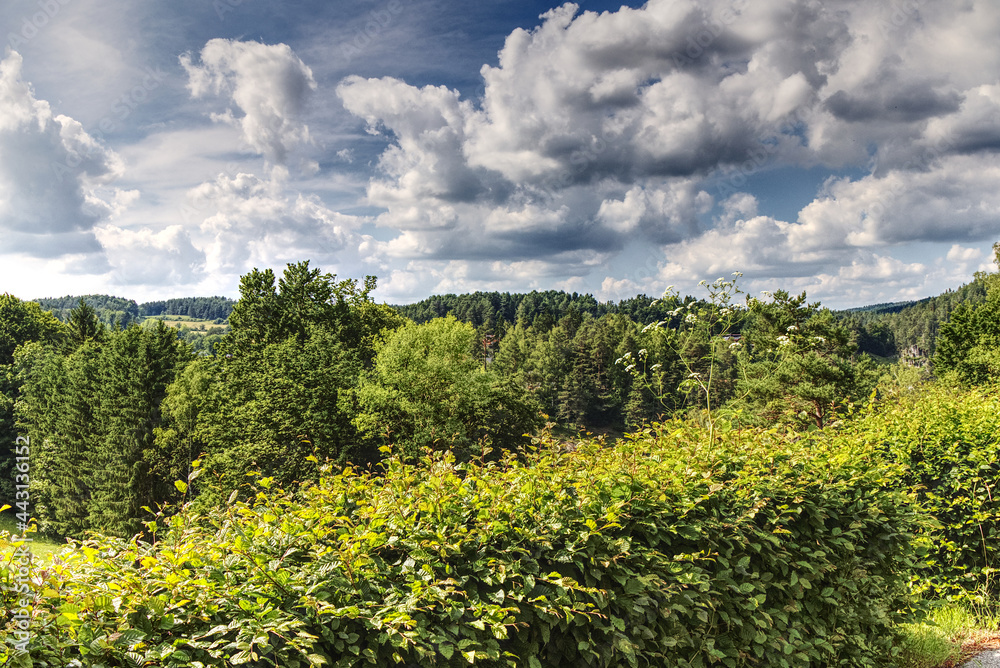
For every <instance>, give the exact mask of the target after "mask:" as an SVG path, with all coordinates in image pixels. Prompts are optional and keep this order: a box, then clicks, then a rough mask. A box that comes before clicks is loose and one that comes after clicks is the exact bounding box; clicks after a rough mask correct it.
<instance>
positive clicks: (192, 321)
mask: <svg viewBox="0 0 1000 668" xmlns="http://www.w3.org/2000/svg"><path fill="white" fill-rule="evenodd" d="M149 320H162V321H163V324H164V325H166V326H167V327H180V326H182V325H183V326H184V327H187V328H189V329H191V330H193V331H195V332H199V331H205V332H206V333H209V332H212V331H216V330H218V331H220V332H221V331H223V330H225V329H226V327H227V325H226V324H221V325H220V324H216V322H215V321H214V320H200V319H198V318H192V317H191V316H188V315H151V316H148V317H146V318H144V319H143V322H146V321H149Z"/></svg>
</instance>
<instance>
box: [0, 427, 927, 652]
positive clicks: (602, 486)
mask: <svg viewBox="0 0 1000 668" xmlns="http://www.w3.org/2000/svg"><path fill="white" fill-rule="evenodd" d="M706 438H707V435H706V433H705V432H704V431H702V430H700V429H699V428H697V427H695V426H693V425H691V424H686V423H681V422H668V423H665V424H662V425H658V426H656V427H654V428H652V429H649V430H647V431H645V432H643V433H640V434H636V435H634V436H633V438H632V439H631V440H630V441H626V442H624V443H621V444H619V445H618V446H616V447H613V448H609V447H602V445H601V444H599V443H591V444H585V445H583V446H580V447H579V448H578V449H576V450H575V451H572V452H565V451H561V450H560V449H559V448H558V447H557V446H555V445H554V444H551V443H549V442H547V441H544V442H542V443H540V444H539V448H538V450H537V451H536V452H534V453H532V454H528V455H525V456H523V457H521V458H520V459H519V458H516V457H514V456H509V457H507V458H505V459H503V460H501V461H499V462H496V463H492V464H485V465H481V464H476V463H471V464H461V465H459V464H456V463H455V462H454V461H453V460H452V459H450V458H449V457H447V456H434V458H433V459H428V460H426V461H425V462H424V463H423V464H421V465H417V466H410V465H405V464H403V463H402V462H400V461H398V460H396V459H391V458H390V459H389V460H388V462H387V464H386V466H385V469H384V471H380V472H378V473H377V474H376V473H370V472H360V471H356V470H351V469H348V470H346V471H344V472H342V473H338V474H332V473H330V472H327V474H326V475H325V476H324V477H323V478H322V482H321V484H320V485H317V486H314V487H310V488H308V489H307V490H306V491H305V492H304V493H303V494H301V495H300V497H301V500H295V499H293V498H292V497H290V496H288V495H284V494H282V493H279V492H277V491H273V492H272V491H270V490H268V489H267V487H268V481H267V480H266V479H265V480H261V481H259V482H260V483H261V485H262V488H261V491H260V493H259V494H258V495H257V497H256V499H255V500H254V501H253V502H251V503H250V504H243V503H233V504H232V505H230V506H228V507H225V508H220V509H218V510H217V511H214V512H212V513H210V514H208V515H206V516H196V515H194V514H192V513H191V512H190V511H185V512H182V513H180V514H177V515H175V516H173V517H170V518H161V519H160V520H159V522H160V524H159V525H157V526H156V529H157V530H156V534H155V536H156V540H155V544H152V545H150V544H147V543H141V542H125V541H120V540H112V539H107V540H103V539H102V540H101V541H100V542H90V543H86V544H84V545H83V546H82V547H81V548H80V549H79V550H76V551H73V552H67V553H64V554H63V557H62V561H61V562H58V563H55V564H53V565H49V566H46V567H45V568H44V569H43V570H37V571H35V573H34V577H35V584H34V585H33V586H34V589H35V595H36V596H37V597H38V601H37V606H36V609H35V610H36V612H35V618H34V621H33V631H32V632H33V634H34V640H33V642H32V644H31V657H32V659H33V661H34V663H33V664H32V665H34V666H65V665H84V666H138V665H147V666H196V667H197V666H209V665H211V666H224V665H240V664H244V665H253V666H283V667H295V666H308V665H333V666H392V665H409V666H458V665H469V664H475V665H487V666H528V667H531V668H540V667H542V666H566V667H574V668H575V667H579V666H640V665H641V666H704V665H712V664H718V665H724V666H834V665H844V666H867V665H878V664H879V662H880V661H881V660H882V659H884V658H885V657H886V656H887V655H888V654H889V653H890V651H891V644H892V638H893V629H894V627H895V623H896V621H897V617H898V614H899V611H901V610H903V609H904V608H905V607H906V605H907V599H906V591H907V588H906V585H907V582H908V578H909V575H908V574H909V572H910V568H911V566H912V561H913V558H914V557H913V554H912V552H911V550H912V547H911V546H912V536H913V534H914V532H915V531H917V530H918V524H919V522H920V518H919V517H917V516H916V515H914V514H913V512H912V510H911V509H912V505H911V504H910V503H908V501H907V498H906V495H905V494H904V493H903V492H900V491H898V490H894V489H892V488H891V487H890V486H889V485H888V484H887V483H888V481H889V480H890V479H891V478H893V477H894V476H898V475H899V472H898V471H896V470H894V469H893V468H892V467H891V466H888V465H885V464H882V463H880V462H881V461H882V460H881V459H880V458H878V457H875V456H874V455H873V453H872V452H871V451H870V450H868V449H865V448H864V447H862V446H861V445H859V443H860V440H859V439H854V440H850V439H843V438H839V437H830V436H826V435H823V434H818V435H813V436H808V437H802V438H800V439H798V440H796V438H798V437H790V436H788V437H786V436H783V435H781V434H779V433H777V432H775V431H743V432H737V431H731V432H727V433H724V434H722V436H721V441H720V442H718V443H716V444H715V445H714V446H712V447H709V446H707V445H706V444H705V440H706ZM12 577H13V575H12V573H11V572H10V570H9V569H7V568H5V567H4V566H0V580H2V581H4V583H3V587H4V589H3V591H4V592H5V593H4V596H5V599H4V600H3V601H2V603H3V606H4V607H5V608H7V609H11V608H12V607H13V605H14V603H15V602H16V599H15V597H14V596H13V595H12V594H11V578H12ZM3 624H4V620H3V618H2V617H0V628H2V627H3ZM9 628H12V627H9ZM0 637H2V633H0ZM11 637H12V636H11ZM11 642H12V641H11V640H9V639H8V640H7V643H6V645H5V644H4V642H3V641H2V640H0V663H2V662H3V660H4V659H5V657H6V655H5V652H6V653H7V654H8V655H9V653H10V652H11ZM70 660H78V661H79V663H76V664H69V663H68V661H70ZM11 665H29V664H28V663H27V660H26V658H25V657H23V656H22V657H20V658H14V659H13V660H12V661H11Z"/></svg>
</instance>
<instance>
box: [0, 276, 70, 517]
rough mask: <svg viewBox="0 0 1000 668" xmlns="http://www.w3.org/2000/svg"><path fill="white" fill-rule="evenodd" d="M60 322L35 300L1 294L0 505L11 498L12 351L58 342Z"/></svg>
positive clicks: (15, 393) (15, 388)
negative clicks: (42, 343) (33, 343)
mask: <svg viewBox="0 0 1000 668" xmlns="http://www.w3.org/2000/svg"><path fill="white" fill-rule="evenodd" d="M64 331H65V329H64V327H63V325H62V324H61V323H60V322H59V321H58V320H57V319H56V318H55V316H53V315H52V314H51V313H47V312H46V311H43V310H42V309H41V307H40V306H39V305H38V304H36V303H35V302H24V301H21V300H20V299H18V298H17V297H14V296H12V295H9V294H3V295H0V505H3V504H4V503H8V504H9V503H10V502H11V501H13V500H14V476H13V466H14V443H15V441H16V439H17V437H18V436H20V435H22V434H19V433H18V428H17V425H16V423H15V415H14V407H15V405H16V403H17V400H18V397H19V396H20V394H21V380H20V379H19V373H18V369H17V368H15V366H14V352H15V351H16V350H17V349H18V347H19V346H22V345H24V344H26V343H30V342H33V341H39V342H49V343H52V342H57V341H59V340H60V339H61V338H62V337H63V335H64Z"/></svg>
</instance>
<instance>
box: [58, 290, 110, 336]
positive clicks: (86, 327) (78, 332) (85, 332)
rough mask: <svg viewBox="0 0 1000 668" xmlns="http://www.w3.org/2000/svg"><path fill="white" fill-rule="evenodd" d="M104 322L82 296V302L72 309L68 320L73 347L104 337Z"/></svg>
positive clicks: (67, 324)
mask: <svg viewBox="0 0 1000 668" xmlns="http://www.w3.org/2000/svg"><path fill="white" fill-rule="evenodd" d="M104 333H105V329H104V324H103V323H102V322H101V321H100V320H99V319H98V315H97V311H96V310H95V309H94V308H93V307H92V306H90V305H89V304H88V303H87V302H85V301H84V300H83V298H82V297H81V298H80V303H79V304H78V305H77V307H76V308H75V309H73V310H72V311H70V313H69V319H68V321H67V322H66V334H67V339H68V341H69V344H70V346H71V347H72V348H78V347H80V346H82V345H83V344H85V343H87V342H88V341H96V340H100V339H102V338H103V337H104Z"/></svg>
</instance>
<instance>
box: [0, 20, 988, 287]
mask: <svg viewBox="0 0 1000 668" xmlns="http://www.w3.org/2000/svg"><path fill="white" fill-rule="evenodd" d="M0 27H2V28H3V30H2V31H0V37H3V36H4V35H6V37H5V38H4V41H5V50H4V53H3V57H2V61H0V291H6V292H10V293H13V294H15V295H17V296H20V297H22V298H36V297H42V296H55V295H63V294H82V293H90V292H100V293H110V294H116V295H121V296H126V297H132V298H134V299H137V300H140V301H143V300H147V299H152V298H162V297H172V296H185V295H209V294H225V295H230V296H236V295H237V293H238V284H239V276H240V275H241V274H244V273H246V272H247V271H249V270H250V269H252V268H253V267H259V268H263V267H274V268H276V269H279V270H280V269H281V268H282V267H283V266H284V264H285V263H287V262H294V261H298V260H302V259H310V260H311V261H312V262H313V264H314V265H315V266H319V267H321V268H323V269H325V270H327V271H330V272H333V273H336V274H338V275H339V276H340V277H362V276H364V275H367V274H374V275H376V276H378V278H379V290H378V293H377V297H378V298H379V299H381V300H385V301H388V302H391V303H401V302H409V301H414V300H418V299H421V298H423V297H426V296H429V295H431V294H435V293H443V292H468V291H473V290H509V291H528V290H532V289H540V290H541V289H565V290H570V291H579V292H591V293H594V294H595V295H597V296H598V298H600V299H605V300H606V299H615V300H617V299H622V298H626V297H630V296H634V295H636V294H638V293H646V294H653V295H658V294H660V293H662V292H663V290H664V289H665V288H666V287H667V286H670V285H673V286H676V288H677V289H679V290H680V291H681V292H685V293H691V294H696V295H697V294H699V292H698V291H699V288H698V282H699V281H700V280H702V279H706V280H708V281H711V280H714V279H715V278H717V277H718V276H728V275H730V274H731V273H732V272H737V271H739V272H742V273H743V278H742V279H741V285H742V286H743V288H744V289H745V290H746V291H747V292H748V293H750V294H756V293H757V292H759V291H761V290H774V289H776V288H784V289H787V290H789V291H793V292H799V291H802V290H806V291H807V292H808V293H809V296H810V298H812V299H818V300H821V301H822V302H823V303H824V304H826V305H829V306H832V307H847V306H856V305H863V304H871V303H878V302H888V301H898V300H904V299H914V298H920V297H924V296H928V295H932V294H937V293H940V292H941V291H943V290H945V289H947V288H954V287H957V286H959V285H961V284H962V283H965V282H967V281H969V280H970V279H971V277H972V274H973V273H974V272H975V271H983V270H993V269H994V266H993V264H992V252H991V245H992V243H993V242H994V241H997V240H998V239H1000V188H997V183H1000V162H998V159H997V158H998V151H1000V46H998V44H997V42H996V35H997V34H1000V6H998V5H997V4H996V3H995V2H992V0H934V1H933V2H932V1H930V0H907V1H905V2H903V1H901V2H892V1H884V2H867V1H863V0H842V1H841V2H838V3H823V2H819V1H818V0H753V2H751V1H750V0H700V1H698V2H694V1H693V0H661V1H656V0H653V1H650V2H648V3H646V4H640V3H632V4H629V5H624V6H623V5H621V4H620V3H600V2H581V3H578V4H565V5H555V4H548V3H539V2H512V1H507V0H483V1H481V2H474V3H458V2H443V1H439V0H365V1H361V2H352V3H347V2H329V1H326V2H319V1H312V0H300V1H297V2H277V1H271V0H213V1H211V2H210V1H209V0H178V1H175V2H169V3H152V2H145V3H121V2H112V1H111V0H7V1H6V2H4V3H3V5H2V6H0Z"/></svg>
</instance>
